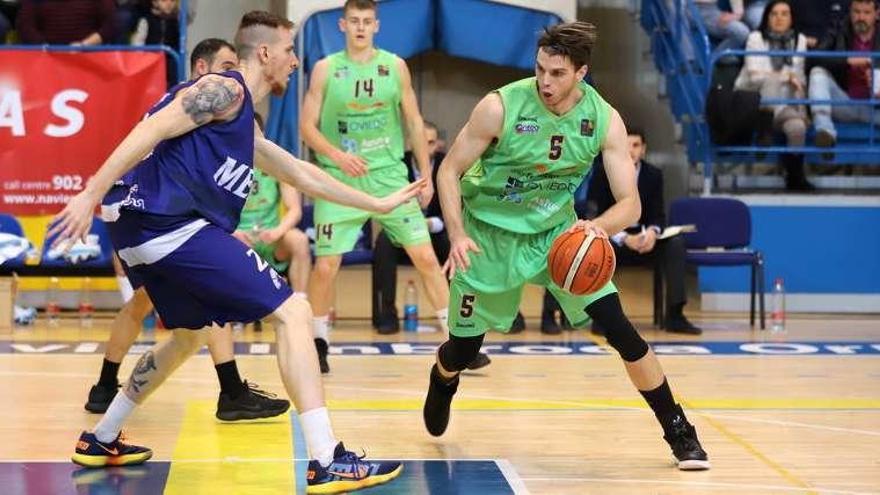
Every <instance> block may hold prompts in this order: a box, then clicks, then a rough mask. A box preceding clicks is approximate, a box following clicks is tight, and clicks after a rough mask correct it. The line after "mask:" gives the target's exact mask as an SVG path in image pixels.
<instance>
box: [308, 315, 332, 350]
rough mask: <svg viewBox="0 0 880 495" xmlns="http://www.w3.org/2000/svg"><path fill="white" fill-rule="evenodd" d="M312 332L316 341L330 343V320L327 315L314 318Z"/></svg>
mask: <svg viewBox="0 0 880 495" xmlns="http://www.w3.org/2000/svg"><path fill="white" fill-rule="evenodd" d="M312 321H313V323H312V330H313V332H312V333H313V334H314V336H315V338H316V339H324V342H327V343H328V344H329V343H330V318H329V317H328V316H327V315H324V316H316V317H314V318H312Z"/></svg>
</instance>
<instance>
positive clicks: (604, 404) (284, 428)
mask: <svg viewBox="0 0 880 495" xmlns="http://www.w3.org/2000/svg"><path fill="white" fill-rule="evenodd" d="M691 315H692V317H693V319H694V321H695V322H697V323H698V324H700V325H702V326H703V328H704V330H705V333H704V334H703V335H702V336H700V337H683V336H677V335H672V334H668V333H665V332H663V331H658V330H654V329H653V328H652V326H651V325H650V323H649V320H650V318H649V315H648V314H647V313H646V312H644V311H643V312H642V313H641V314H640V313H636V314H635V317H634V320H635V321H636V323H637V325H638V326H639V328H640V329H641V331H642V333H643V335H645V337H646V338H647V339H648V340H649V341H651V342H652V343H653V344H654V349H655V351H656V352H657V353H658V354H660V355H661V360H662V362H663V365H664V366H665V369H666V371H667V374H668V376H669V379H670V382H671V384H672V386H673V391H674V392H675V393H676V395H677V396H678V399H679V401H680V402H681V403H682V404H684V405H685V408H686V410H687V411H688V414H689V417H690V419H691V421H692V422H693V423H694V424H695V425H696V427H697V429H698V432H699V435H700V438H701V440H702V442H703V445H704V447H705V448H706V450H707V451H708V452H709V455H710V460H711V461H712V465H713V469H712V470H710V471H705V472H680V471H677V470H676V469H675V468H673V467H672V462H671V457H670V452H669V449H668V447H667V446H666V444H665V442H663V440H662V439H661V432H660V428H659V426H658V425H657V423H656V422H655V420H654V418H653V415H652V413H651V412H650V411H649V410H648V409H647V408H646V406H645V405H644V403H643V402H642V400H641V397H640V396H639V395H638V394H637V393H636V392H635V391H634V389H633V388H632V387H631V385H630V384H629V381H628V380H627V378H626V376H625V373H624V370H623V366H622V365H621V363H620V361H619V358H618V357H617V356H616V355H614V354H609V352H608V349H607V347H606V345H605V343H604V340H603V339H601V338H597V337H594V336H593V335H592V334H590V333H589V332H585V331H573V332H564V333H563V334H562V335H561V336H552V337H551V336H545V335H542V334H541V333H540V332H538V331H537V326H538V325H537V322H536V321H534V320H531V321H529V326H530V328H529V329H528V330H526V331H525V332H524V333H521V334H518V335H512V336H507V337H505V336H503V335H492V336H491V337H490V338H489V339H487V344H488V345H487V347H486V350H488V351H489V353H490V355H491V357H492V360H493V362H492V365H491V366H489V367H488V368H484V369H483V370H479V371H478V372H470V373H466V374H465V376H464V378H463V380H462V384H461V386H460V388H459V393H458V395H457V397H456V401H455V402H454V405H453V407H454V410H453V415H452V420H451V424H450V427H449V430H448V431H447V433H446V435H445V436H443V437H441V438H434V437H431V436H430V435H428V434H427V433H426V432H425V430H424V427H423V425H422V418H421V405H422V399H423V397H424V393H425V390H426V387H427V383H428V370H429V367H430V365H431V362H432V359H433V358H432V353H433V350H434V348H435V346H436V344H438V343H440V342H441V340H442V337H441V335H440V334H437V333H400V334H397V335H392V336H390V337H389V336H379V335H377V334H375V333H373V332H372V331H371V330H369V327H368V322H366V321H363V320H353V321H341V322H339V324H338V325H337V328H336V330H334V333H333V335H332V336H333V340H334V341H333V342H332V344H333V347H332V352H333V355H332V356H331V362H330V364H331V367H332V373H331V374H330V375H328V376H327V377H326V379H325V389H326V393H327V397H328V399H329V406H330V408H331V417H332V419H333V422H334V426H335V429H336V433H337V435H338V436H339V438H340V439H341V440H343V441H344V442H345V444H346V446H347V447H348V448H349V449H350V450H354V451H356V452H360V451H361V449H363V450H365V451H366V453H367V454H368V455H369V456H370V457H372V458H396V459H403V460H405V467H404V472H403V474H402V475H401V477H400V478H399V479H397V480H395V481H394V482H392V483H389V484H387V485H383V486H380V487H376V488H372V489H369V490H366V491H364V492H363V493H368V494H480V495H483V494H505V493H515V494H522V493H534V494H538V493H548V494H556V493H559V494H603V495H604V494H634V493H636V494H641V493H650V494H703V493H712V494H724V493H730V494H787V493H790V494H810V493H815V494H867V493H880V338H878V330H880V316H869V317H865V316H862V317H847V316H840V315H811V316H809V317H803V318H796V319H792V320H790V321H789V322H788V325H787V328H786V333H785V334H771V333H770V332H769V331H764V332H761V331H758V330H751V329H750V328H749V326H748V322H747V321H746V320H745V318H744V317H743V315H739V314H730V315H722V316H717V315H714V314H711V315H710V314H700V313H698V312H697V313H694V312H692V313H691ZM108 323H109V320H108V319H103V320H98V321H96V322H95V324H94V326H93V327H92V328H88V329H83V328H81V327H80V326H79V323H78V321H77V320H73V319H71V320H64V321H62V323H61V325H60V326H59V327H53V328H50V327H48V326H47V325H46V323H45V322H42V321H41V322H39V323H38V324H37V325H36V326H34V327H27V328H18V329H16V330H14V331H13V333H12V334H11V335H8V336H5V337H3V338H2V339H0V390H2V391H3V398H4V401H3V407H2V412H3V414H2V422H0V435H2V438H3V441H2V442H0V493H3V494H7V495H24V494H28V495H30V494H113V493H118V494H157V493H163V492H164V493H167V494H186V495H196V494H210V495H219V494H275V493H304V484H303V480H304V472H305V467H306V462H307V455H306V452H305V444H304V440H303V437H302V434H301V431H300V427H299V424H297V420H296V419H295V417H294V416H291V415H285V416H283V417H279V418H276V419H274V420H264V421H257V422H252V423H221V422H219V421H217V420H216V419H215V418H214V416H213V414H214V408H215V401H216V399H217V393H218V385H217V382H216V376H215V373H214V370H213V366H212V363H211V361H210V358H209V356H207V354H205V353H204V351H203V353H202V354H200V355H199V356H197V357H195V358H193V359H191V360H190V361H188V362H187V363H185V364H184V365H183V366H182V367H181V369H180V370H179V371H178V372H177V373H176V374H175V375H174V376H173V377H172V378H171V379H170V380H169V381H168V382H167V383H166V384H165V385H164V386H163V387H162V388H160V389H159V391H158V392H157V393H156V394H155V395H154V396H153V397H152V398H151V399H150V400H149V401H148V403H147V404H146V405H145V406H144V407H142V408H140V410H139V411H138V412H136V413H135V415H134V416H133V417H132V420H131V421H130V424H129V425H128V428H127V433H128V436H129V438H130V439H131V440H132V441H133V442H134V443H140V444H143V445H147V446H150V447H152V448H153V449H154V451H155V457H154V459H153V460H152V461H150V462H148V463H147V464H145V465H143V466H140V467H130V468H114V469H105V470H89V469H82V468H80V467H78V466H75V465H73V464H72V463H70V461H69V456H70V454H71V452H72V450H73V447H74V443H75V441H76V438H77V435H78V434H79V431H80V430H82V429H89V428H91V427H92V426H93V425H94V423H95V422H96V420H97V419H98V417H97V416H93V415H90V414H88V413H86V412H85V411H84V410H83V402H84V400H85V396H86V394H87V392H88V388H89V386H90V385H91V384H92V383H93V382H94V381H95V379H96V374H97V372H98V370H99V368H100V363H101V353H102V350H103V342H104V341H105V340H106V337H107V331H108ZM166 336H167V332H165V331H162V330H156V331H153V332H148V333H145V334H144V335H142V345H138V346H136V347H135V348H134V349H132V354H139V353H141V352H143V350H144V349H145V348H146V346H147V344H148V343H149V342H152V341H155V340H157V339H162V338H165V337H166ZM273 342H274V335H273V332H272V330H271V328H267V329H265V330H264V331H262V332H254V331H253V330H252V329H247V330H246V331H245V332H243V333H241V334H240V335H239V336H238V343H237V344H236V352H237V354H238V362H239V368H240V369H241V372H242V376H243V377H245V378H247V379H248V380H250V381H252V382H255V383H258V384H259V385H260V386H261V387H263V388H264V389H267V390H270V391H273V392H277V393H283V388H282V385H281V381H280V379H279V377H278V372H277V367H276V363H275V357H274V355H273V353H274V344H273ZM135 361H136V359H135V358H133V357H130V358H129V359H127V360H126V361H125V362H124V363H123V367H122V370H121V373H120V376H127V375H128V372H129V370H130V369H131V367H132V366H133V365H134V362H135Z"/></svg>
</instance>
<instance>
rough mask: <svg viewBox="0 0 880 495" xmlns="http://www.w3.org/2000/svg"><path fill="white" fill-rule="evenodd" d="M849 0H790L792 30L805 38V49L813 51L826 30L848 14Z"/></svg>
mask: <svg viewBox="0 0 880 495" xmlns="http://www.w3.org/2000/svg"><path fill="white" fill-rule="evenodd" d="M849 2H850V0H791V11H792V12H793V13H794V14H795V16H794V18H795V25H794V28H795V30H796V31H797V32H799V33H803V35H804V36H806V37H807V47H808V48H810V49H815V48H816V44H818V42H819V40H820V39H822V37H823V36H824V35H825V33H826V32H828V29H830V28H832V27H834V26H836V25H837V23H838V22H841V21H842V20H843V19H845V18H846V17H847V15H848V14H849Z"/></svg>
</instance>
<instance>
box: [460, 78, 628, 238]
mask: <svg viewBox="0 0 880 495" xmlns="http://www.w3.org/2000/svg"><path fill="white" fill-rule="evenodd" d="M580 89H581V91H582V92H583V97H582V98H581V100H580V101H579V102H578V103H577V104H576V105H575V106H574V107H573V108H572V109H571V110H569V111H568V112H567V113H566V114H565V115H556V114H554V113H552V112H551V111H550V110H548V109H547V107H545V106H544V103H543V102H542V101H541V97H540V95H539V94H538V90H537V85H536V81H535V78H534V77H530V78H527V79H523V80H520V81H517V82H514V83H511V84H508V85H507V86H504V87H502V88H501V89H498V90H497V93H498V95H499V96H500V97H501V101H502V103H503V105H504V124H503V127H502V130H501V135H500V136H498V137H497V141H495V142H493V144H492V145H490V146H489V148H488V149H487V150H486V151H485V152H484V153H483V155H482V157H481V158H480V160H479V161H478V162H477V163H476V164H474V166H473V167H471V169H470V170H468V172H467V173H466V174H465V175H464V176H463V177H462V179H461V194H462V200H463V203H464V208H465V209H467V212H468V213H469V214H470V215H472V216H473V217H475V218H476V219H478V220H480V221H483V222H486V223H488V224H491V225H494V226H496V227H499V228H502V229H505V230H510V231H512V232H518V233H522V234H534V233H538V232H543V231H546V230H548V229H552V228H553V227H555V226H557V225H559V224H561V223H563V222H566V221H571V219H572V218H573V217H574V192H575V190H577V188H578V186H580V184H581V182H583V180H584V177H586V175H587V173H589V171H590V168H591V167H592V165H593V159H594V158H595V157H596V155H598V154H599V152H600V151H601V149H602V143H603V142H604V140H605V134H606V132H607V130H608V122H609V120H610V116H611V106H610V105H608V103H607V102H606V101H605V100H604V99H603V98H602V97H601V96H600V95H599V93H598V92H596V90H595V89H593V87H592V86H589V85H587V84H586V83H583V82H582V83H580Z"/></svg>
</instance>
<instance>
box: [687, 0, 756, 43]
mask: <svg viewBox="0 0 880 495" xmlns="http://www.w3.org/2000/svg"><path fill="white" fill-rule="evenodd" d="M694 3H695V4H696V7H697V10H698V11H699V12H700V17H702V19H703V24H704V25H705V26H706V32H707V33H709V36H712V37H713V38H718V39H719V40H721V41H720V43H718V46H717V47H716V48H715V50H716V51H721V50H726V49H733V50H737V49H740V48H742V47H743V46H745V44H746V38H747V37H748V36H749V27H748V26H746V25H745V23H743V22H742V16H743V1H742V0H731V2H730V4H731V7H732V8H733V12H723V11H722V10H721V8H719V7H718V0H694Z"/></svg>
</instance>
